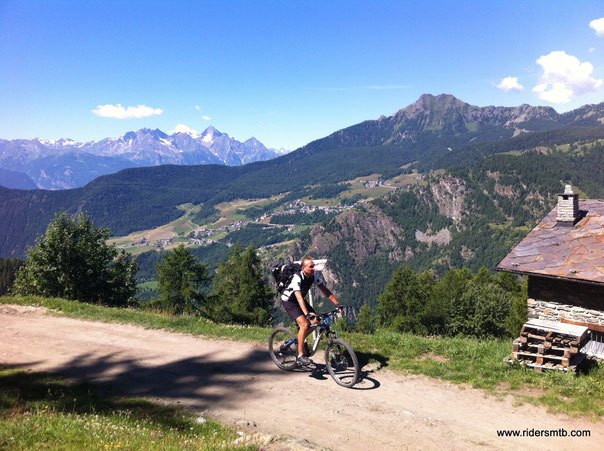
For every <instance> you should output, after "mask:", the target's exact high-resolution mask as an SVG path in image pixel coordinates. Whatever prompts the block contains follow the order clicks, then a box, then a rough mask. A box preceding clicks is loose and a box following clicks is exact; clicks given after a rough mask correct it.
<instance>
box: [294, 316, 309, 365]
mask: <svg viewBox="0 0 604 451" xmlns="http://www.w3.org/2000/svg"><path fill="white" fill-rule="evenodd" d="M296 323H298V327H300V329H299V330H298V357H299V356H301V355H302V354H304V340H306V337H308V336H309V335H310V332H311V329H310V323H309V322H308V320H307V319H306V317H305V316H304V315H300V316H298V317H297V318H296Z"/></svg>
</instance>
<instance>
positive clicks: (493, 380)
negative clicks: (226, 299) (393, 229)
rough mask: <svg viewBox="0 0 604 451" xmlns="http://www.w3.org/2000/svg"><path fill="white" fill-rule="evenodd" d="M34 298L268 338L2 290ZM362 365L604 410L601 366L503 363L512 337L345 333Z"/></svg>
mask: <svg viewBox="0 0 604 451" xmlns="http://www.w3.org/2000/svg"><path fill="white" fill-rule="evenodd" d="M1 303H4V304H19V305H39V306H43V307H47V308H49V309H52V310H53V311H54V312H56V313H58V314H61V315H65V316H69V317H73V318H82V319H89V320H95V321H104V322H117V323H128V324H136V325H140V326H142V327H145V328H149V329H166V330H171V331H175V332H185V333H190V334H193V335H203V336H207V337H213V338H224V339H230V340H238V341H251V342H260V343H266V341H267V339H268V336H269V334H270V331H271V329H270V328H262V327H246V326H236V325H225V324H216V323H213V322H211V321H207V320H205V319H203V318H199V317H193V316H176V317H175V316H167V315H165V314H162V313H159V312H157V313H153V312H147V311H141V310H135V309H117V308H107V307H100V306H95V305H89V304H83V303H80V302H76V301H66V300H63V299H47V298H39V297H0V304H1ZM341 335H342V337H343V338H344V339H345V340H346V341H348V342H349V343H350V344H351V345H352V346H353V348H354V349H355V351H356V352H357V354H358V356H359V359H360V361H361V363H362V364H363V365H364V366H365V369H368V368H375V369H382V368H389V369H390V370H392V371H394V372H397V373H402V374H410V373H411V374H423V375H426V376H429V377H434V378H439V379H442V380H446V381H450V382H453V383H457V384H462V386H466V385H467V386H471V387H474V388H478V389H482V390H485V391H486V392H488V393H490V394H492V395H494V396H505V395H512V396H514V397H516V398H517V400H518V401H519V402H530V403H533V404H537V405H544V406H547V408H548V410H550V411H552V412H563V413H566V414H568V415H572V416H580V415H582V416H588V417H592V418H599V417H602V416H604V365H595V364H592V365H586V366H585V367H584V368H583V369H582V371H581V372H580V373H578V374H575V373H562V372H546V373H536V372H534V371H532V370H530V369H528V368H526V367H520V366H510V365H508V364H506V363H504V362H503V359H504V357H507V356H509V355H510V354H511V350H512V340H511V339H507V340H497V339H482V340H479V339H476V338H467V337H422V336H416V335H412V334H409V333H398V332H393V331H390V330H378V331H377V332H376V333H374V334H371V335H364V334H358V333H344V334H341Z"/></svg>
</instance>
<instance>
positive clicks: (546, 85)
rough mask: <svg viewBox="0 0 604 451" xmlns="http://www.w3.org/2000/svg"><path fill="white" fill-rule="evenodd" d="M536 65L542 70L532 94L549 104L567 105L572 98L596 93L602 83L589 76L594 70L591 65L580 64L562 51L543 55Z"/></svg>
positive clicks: (575, 58)
mask: <svg viewBox="0 0 604 451" xmlns="http://www.w3.org/2000/svg"><path fill="white" fill-rule="evenodd" d="M537 64H539V65H540V66H541V68H542V69H543V74H541V77H540V78H539V84H538V85H537V86H535V87H534V88H533V92H534V93H535V94H536V95H537V97H539V98H540V99H541V100H545V101H546V102H549V103H569V102H570V101H572V100H573V98H574V97H577V96H580V95H582V94H585V93H587V92H593V91H597V90H598V89H599V88H600V87H601V86H602V84H603V83H604V82H603V81H602V80H598V79H595V78H593V77H592V76H591V74H592V72H593V70H594V67H593V66H592V65H591V63H588V62H583V63H582V62H581V61H579V58H577V57H576V56H572V55H569V54H567V53H566V52H564V51H556V52H551V53H550V54H549V55H544V56H542V57H540V58H539V59H538V60H537Z"/></svg>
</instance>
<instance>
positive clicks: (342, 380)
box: [268, 309, 360, 388]
mask: <svg viewBox="0 0 604 451" xmlns="http://www.w3.org/2000/svg"><path fill="white" fill-rule="evenodd" d="M338 312H339V310H338V309H336V310H334V311H332V312H329V313H323V314H321V315H318V318H319V324H311V326H310V327H311V328H312V329H316V330H318V332H319V335H318V337H317V339H316V340H315V343H314V345H313V347H312V349H310V348H308V345H307V344H306V343H305V344H304V347H305V349H306V352H307V356H308V357H311V356H313V355H314V354H315V353H316V352H317V350H318V349H319V344H320V343H321V339H322V338H323V337H327V340H328V342H327V347H326V348H325V366H326V367H327V371H328V372H329V374H330V375H331V377H332V378H333V380H334V381H336V383H337V384H338V385H341V386H342V387H347V388H350V387H352V386H353V385H354V384H356V383H357V381H358V379H359V373H360V367H359V361H358V359H357V355H356V354H355V352H354V350H353V349H352V347H351V346H350V345H349V344H348V343H346V342H345V341H344V340H341V339H339V338H338V333H337V332H336V331H335V330H334V329H332V326H333V324H334V323H335V321H336V319H337V313H338ZM268 350H269V353H270V355H271V359H273V362H275V364H276V365H277V366H278V367H279V368H281V369H282V370H285V371H292V370H294V369H295V368H296V367H297V366H298V364H297V362H296V359H297V356H298V338H297V334H294V333H293V332H292V331H291V330H289V329H288V328H286V327H277V328H276V329H275V330H273V332H272V333H271V336H270V338H269V339H268Z"/></svg>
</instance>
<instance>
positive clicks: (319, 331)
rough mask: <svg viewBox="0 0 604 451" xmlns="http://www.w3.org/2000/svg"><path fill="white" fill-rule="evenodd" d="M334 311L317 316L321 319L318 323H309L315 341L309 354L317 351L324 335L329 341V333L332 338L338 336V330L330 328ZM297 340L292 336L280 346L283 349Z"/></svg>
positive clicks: (333, 319) (333, 320)
mask: <svg viewBox="0 0 604 451" xmlns="http://www.w3.org/2000/svg"><path fill="white" fill-rule="evenodd" d="M336 312H337V310H334V311H333V312H331V313H324V314H323V315H320V316H319V318H320V319H321V322H319V324H311V325H310V328H311V329H314V330H313V337H314V338H315V343H314V345H313V347H312V350H311V353H310V355H311V356H312V355H315V353H316V352H317V349H318V348H319V344H320V343H321V340H322V338H323V337H324V336H327V337H328V339H329V340H330V341H331V337H330V336H331V335H333V336H334V338H338V332H337V331H336V330H332V329H331V325H332V324H333V323H334V322H335V313H336ZM297 341H298V339H297V338H294V339H293V340H290V341H289V342H287V343H285V344H284V345H282V346H281V348H282V349H285V348H287V347H288V346H291V345H292V344H294V343H295V342H297Z"/></svg>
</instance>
